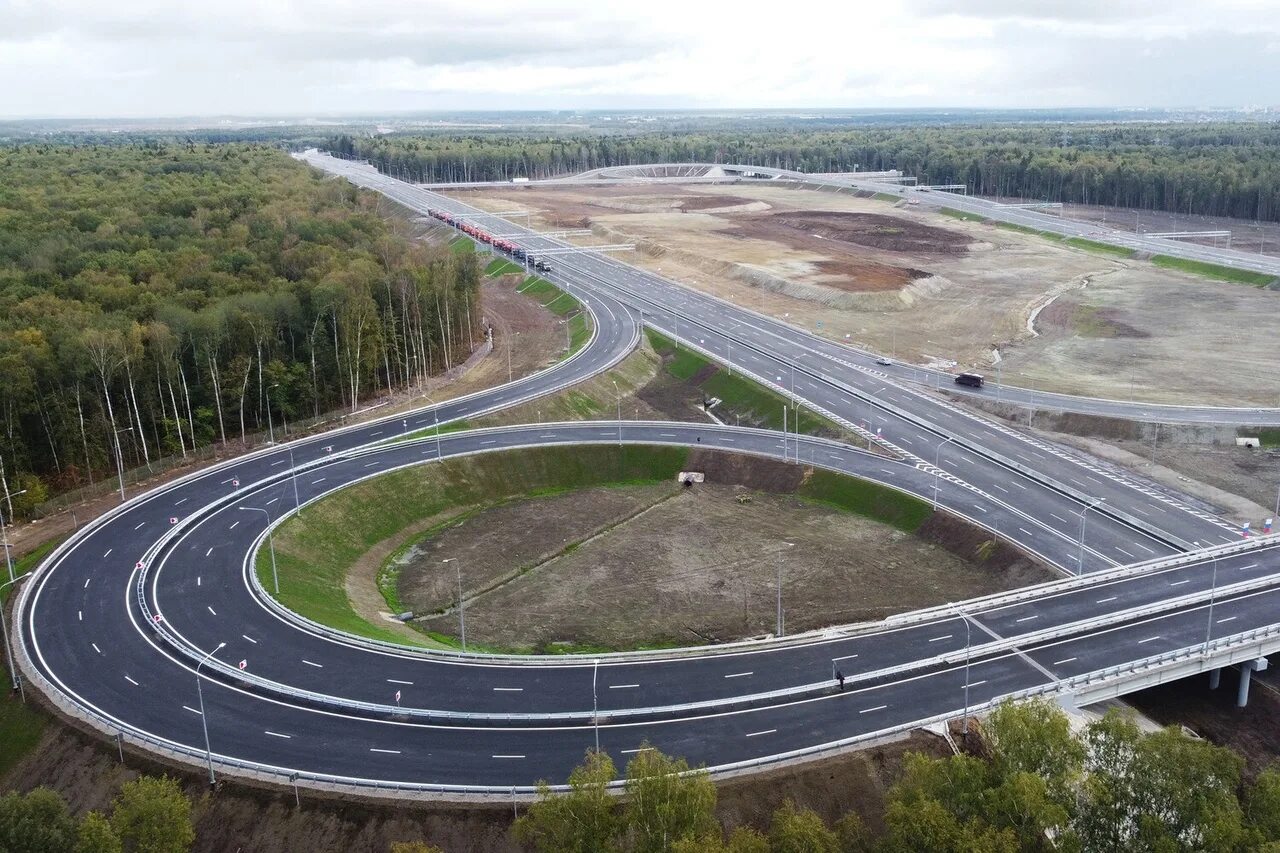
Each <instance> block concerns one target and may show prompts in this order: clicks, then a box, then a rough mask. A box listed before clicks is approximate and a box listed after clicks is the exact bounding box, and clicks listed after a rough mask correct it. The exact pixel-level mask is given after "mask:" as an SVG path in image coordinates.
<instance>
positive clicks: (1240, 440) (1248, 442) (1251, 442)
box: [1236, 436, 1262, 447]
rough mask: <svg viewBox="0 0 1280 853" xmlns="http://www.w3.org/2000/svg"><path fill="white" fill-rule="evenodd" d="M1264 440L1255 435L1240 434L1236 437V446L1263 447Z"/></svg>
mask: <svg viewBox="0 0 1280 853" xmlns="http://www.w3.org/2000/svg"><path fill="white" fill-rule="evenodd" d="M1261 446H1262V442H1261V441H1260V440H1259V439H1256V438H1254V437H1253V436H1240V437H1237V438H1236V447H1261Z"/></svg>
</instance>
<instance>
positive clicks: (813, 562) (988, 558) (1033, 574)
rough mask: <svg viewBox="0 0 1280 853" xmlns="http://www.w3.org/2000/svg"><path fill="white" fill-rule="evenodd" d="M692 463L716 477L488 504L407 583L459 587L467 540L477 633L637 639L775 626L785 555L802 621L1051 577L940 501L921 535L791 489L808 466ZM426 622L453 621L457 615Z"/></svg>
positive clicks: (512, 641)
mask: <svg viewBox="0 0 1280 853" xmlns="http://www.w3.org/2000/svg"><path fill="white" fill-rule="evenodd" d="M713 460H714V461H713ZM688 464H689V466H691V468H690V470H704V471H705V472H706V474H707V479H708V482H707V483H706V484H703V485H699V486H695V487H693V488H690V489H680V488H678V487H676V486H675V484H669V485H668V484H662V485H657V486H645V487H621V488H616V489H590V490H584V491H577V492H571V493H568V494H563V495H558V496H555V497H553V498H533V499H528V500H521V501H515V502H512V503H509V504H505V505H503V506H501V507H498V508H495V509H491V510H486V511H482V512H479V513H477V514H475V515H473V516H471V517H469V518H468V519H467V520H466V522H465V523H463V524H460V525H457V526H454V527H450V528H449V529H448V530H447V531H445V532H444V533H442V534H440V535H438V536H433V537H432V538H431V539H429V540H427V541H425V542H423V543H422V544H421V545H419V546H417V548H416V549H415V553H414V554H412V555H407V557H406V560H405V561H404V563H403V565H402V568H401V574H400V577H401V587H400V588H401V599H402V600H403V601H410V600H412V601H413V602H414V607H413V609H414V610H415V611H421V610H426V609H429V608H432V607H439V606H441V605H442V604H449V603H451V602H452V601H453V599H454V598H455V595H456V593H455V592H453V591H452V590H453V589H455V588H456V587H455V586H454V585H455V584H456V580H455V578H454V577H453V571H452V569H451V568H450V570H449V571H447V572H445V571H442V569H441V564H440V559H441V556H440V555H442V554H449V555H464V556H463V560H464V564H463V565H464V573H465V575H466V577H465V580H464V587H465V588H466V589H467V590H469V592H468V599H467V634H468V638H469V639H470V640H472V641H473V642H476V643H483V644H488V645H491V646H496V647H500V648H533V649H538V650H554V648H555V647H556V646H557V645H574V646H578V645H585V646H598V647H605V648H632V647H643V646H661V645H671V644H683V645H688V644H696V643H714V642H722V641H727V640H733V639H739V638H742V637H749V636H758V635H762V634H767V633H772V632H773V631H774V628H775V614H776V595H777V593H776V589H777V587H776V582H777V572H778V567H779V564H781V565H782V570H783V599H784V602H785V609H786V623H787V630H788V631H789V632H799V631H805V630H809V629H813V628H821V627H825V626H828V625H833V624H845V623H850V622H859V621H869V620H875V619H881V618H883V617H885V616H887V615H889V614H891V613H897V612H902V611H904V610H910V609H914V608H917V607H924V606H929V605H932V604H938V603H941V602H944V601H952V600H956V599H957V598H965V597H969V596H974V595H982V594H985V593H988V592H994V591H997V590H1003V589H1008V588H1011V587H1014V586H1019V585H1023V584H1026V583H1031V582H1035V581H1038V580H1044V579H1047V578H1049V577H1051V575H1050V574H1049V572H1048V570H1046V569H1044V568H1042V567H1040V566H1039V565H1037V564H1034V563H1033V562H1032V561H1030V560H1029V559H1026V558H1024V557H1022V556H1021V555H1018V554H1017V553H1016V552H1012V551H1011V550H1001V549H999V548H996V549H995V550H994V551H991V552H990V553H988V551H989V550H990V549H991V546H990V545H987V546H986V547H985V548H984V543H986V542H987V541H988V540H989V537H987V536H986V535H985V534H983V533H981V532H980V531H976V530H973V529H971V528H969V527H968V526H967V525H964V524H962V523H960V522H955V521H949V520H947V519H944V518H940V517H937V516H935V517H934V519H932V520H931V521H930V522H927V523H926V526H925V528H924V529H923V530H922V531H921V532H920V534H919V535H912V534H907V533H903V532H900V531H898V530H895V529H893V528H891V527H889V526H888V525H884V524H881V523H878V522H875V521H871V520H868V519H865V518H861V517H858V516H855V515H851V514H849V513H846V512H842V511H839V510H836V509H833V508H829V507H826V506H821V505H815V504H812V503H809V502H806V501H803V500H801V499H799V498H797V497H796V496H794V495H792V494H787V493H786V492H788V491H794V489H795V488H796V487H797V486H798V485H799V484H800V481H801V480H802V479H803V477H804V476H805V475H806V472H805V469H804V468H803V467H801V466H795V465H784V464H781V463H774V462H769V461H765V460H757V459H753V458H750V457H733V456H729V455H726V454H707V455H706V457H697V456H695V457H694V458H691V459H690V461H689V463H688ZM693 466H697V467H696V468H695V467H693ZM742 483H747V484H750V485H749V486H748V485H743V484H742ZM766 489H767V490H771V491H765V490H766ZM787 543H790V544H789V545H788V544H787ZM495 579H497V580H501V582H496V583H495ZM486 587H487V591H483V592H474V593H473V592H470V591H472V590H476V589H478V588H479V589H484V588H486ZM420 625H421V627H424V628H426V629H428V630H431V631H437V632H440V633H445V634H453V633H455V632H456V629H457V617H456V615H455V614H453V613H446V614H441V615H437V616H432V617H427V618H424V619H422V620H421V622H420Z"/></svg>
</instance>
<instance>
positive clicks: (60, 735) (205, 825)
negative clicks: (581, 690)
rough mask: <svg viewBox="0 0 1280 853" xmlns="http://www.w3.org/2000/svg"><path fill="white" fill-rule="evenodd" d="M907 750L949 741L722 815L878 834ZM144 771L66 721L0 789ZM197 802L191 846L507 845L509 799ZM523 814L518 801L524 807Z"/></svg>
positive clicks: (897, 745)
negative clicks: (814, 818) (480, 803)
mask: <svg viewBox="0 0 1280 853" xmlns="http://www.w3.org/2000/svg"><path fill="white" fill-rule="evenodd" d="M907 752H923V753H925V754H927V755H933V756H942V755H945V754H948V752H949V749H948V747H947V746H946V744H945V742H944V741H943V740H942V739H941V738H939V737H937V736H935V735H931V734H928V733H925V732H913V733H911V734H910V735H909V736H908V737H906V738H904V739H903V740H900V741H895V742H893V743H889V744H885V745H882V746H876V747H872V748H869V749H866V750H863V751H860V752H855V753H849V754H846V755H841V756H836V757H832V758H827V759H823V760H821V761H814V762H810V763H807V764H801V765H796V766H793V767H783V768H779V769H777V770H772V771H769V772H766V773H762V774H758V775H754V776H747V777H741V778H734V779H729V780H726V781H725V782H723V783H721V784H720V785H719V786H717V787H718V789H719V794H720V802H719V808H718V809H717V813H718V816H719V817H720V820H721V821H722V822H723V823H724V824H725V825H726V826H728V827H735V826H739V825H742V824H748V825H751V826H756V827H759V828H767V826H768V823H769V816H770V815H771V814H772V813H773V811H774V809H776V808H778V807H779V806H781V805H782V802H783V800H785V799H787V798H788V797H789V798H791V799H793V800H795V802H796V803H797V804H798V805H801V806H804V807H807V808H811V809H813V810H815V811H816V812H818V813H819V814H820V815H822V816H823V817H824V818H826V819H827V820H829V821H831V820H835V819H836V818H839V817H841V816H842V815H844V814H845V813H846V812H848V811H850V810H855V811H857V812H858V813H859V814H861V815H862V816H863V820H864V821H865V822H866V823H867V825H868V826H869V827H871V828H872V830H873V831H879V830H880V829H881V827H882V825H883V824H882V813H883V809H884V795H885V791H886V790H887V789H888V788H889V786H890V785H892V784H893V782H894V781H895V780H896V779H897V778H898V776H899V774H900V773H901V767H902V758H903V756H904V755H905V754H906V753H907ZM139 772H145V773H150V774H153V775H159V774H161V773H164V772H169V773H170V774H171V775H172V774H173V773H174V771H173V770H171V769H168V768H165V767H163V766H161V765H159V764H155V763H152V762H151V761H149V760H147V759H145V758H143V757H141V756H135V755H131V754H130V755H126V766H124V767H121V766H120V764H119V760H118V759H117V757H116V753H115V750H114V748H113V747H111V746H110V745H109V744H106V743H102V742H99V741H97V740H94V739H90V738H88V737H86V736H85V735H82V734H80V733H79V732H77V731H74V730H72V729H70V728H67V727H65V726H61V725H51V726H49V727H48V730H47V732H46V735H45V737H44V740H43V741H42V742H41V744H40V748H39V749H37V750H35V751H34V752H33V753H32V754H31V756H29V757H28V758H27V759H26V760H25V761H24V762H22V763H21V764H20V765H19V766H17V767H15V768H14V770H13V771H12V772H10V773H9V774H8V775H7V776H6V777H4V778H0V792H4V791H8V790H12V789H16V790H19V791H28V790H30V789H32V788H34V787H36V786H37V785H46V786H48V787H50V788H53V789H54V790H55V791H57V792H58V793H60V794H61V795H62V796H63V797H65V798H66V799H67V801H68V802H69V803H70V805H71V809H72V812H73V813H74V814H76V815H77V816H79V815H83V814H84V813H85V812H87V811H89V810H91V809H97V810H100V811H101V810H103V809H105V808H109V807H110V803H111V799H112V797H113V796H114V795H115V793H116V791H117V790H118V789H119V786H120V785H121V784H122V783H124V782H127V781H129V780H130V779H133V778H136V776H137V775H138V773H139ZM180 778H183V779H184V781H185V788H186V792H187V795H188V796H189V797H191V798H192V800H193V801H194V802H195V810H194V819H195V829H196V842H195V845H194V846H193V847H192V850H193V851H195V853H230V852H231V851H254V853H293V851H298V850H306V851H310V852H311V853H386V850H387V849H388V848H389V847H390V846H391V844H392V843H394V842H396V841H411V840H426V841H428V842H430V843H432V844H435V845H437V846H439V847H441V848H442V849H444V850H446V851H448V853H513V852H514V851H518V850H520V849H521V848H520V847H519V846H518V845H517V844H516V843H515V841H514V840H513V838H512V836H511V832H510V827H511V819H512V811H511V806H510V805H509V804H505V803H504V804H502V805H501V806H485V807H475V808H464V807H456V806H455V807H449V806H434V807H433V806H418V805H405V806H400V807H391V806H378V805H362V804H355V803H343V802H340V801H336V800H327V799H320V798H318V797H317V796H313V795H309V794H308V793H307V792H306V791H303V793H302V808H301V810H298V809H295V807H294V804H293V795H292V794H291V793H274V792H270V791H259V790H253V789H249V788H246V787H241V786H239V785H235V784H230V785H220V786H219V788H218V790H217V792H216V793H214V794H213V795H209V794H208V793H207V792H208V788H207V786H206V785H205V784H204V781H203V780H202V778H200V777H199V776H197V775H181V777H180ZM521 811H523V807H522V809H521Z"/></svg>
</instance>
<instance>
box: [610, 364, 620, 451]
mask: <svg viewBox="0 0 1280 853" xmlns="http://www.w3.org/2000/svg"><path fill="white" fill-rule="evenodd" d="M612 382H613V393H614V396H615V397H617V399H618V446H619V447H621V446H622V391H621V390H619V388H618V380H616V379H614V380H612Z"/></svg>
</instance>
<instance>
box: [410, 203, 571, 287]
mask: <svg viewBox="0 0 1280 853" xmlns="http://www.w3.org/2000/svg"><path fill="white" fill-rule="evenodd" d="M427 213H429V214H431V216H432V217H434V218H436V219H439V220H440V221H441V222H443V223H445V224H446V225H452V226H453V227H454V228H457V229H458V230H459V231H461V232H462V233H463V234H466V235H467V236H468V237H470V238H471V239H473V240H479V241H480V242H481V243H487V244H488V245H490V246H492V247H493V248H495V249H497V250H498V251H499V252H502V253H503V254H506V255H509V256H510V257H513V258H515V259H516V260H519V261H524V262H526V263H527V264H528V265H529V266H531V267H533V268H534V269H536V270H540V271H542V272H550V271H551V264H549V263H547V262H546V261H543V260H539V259H538V258H535V257H534V256H533V255H530V254H528V253H527V252H525V250H524V249H522V248H520V247H519V246H517V245H516V244H515V243H512V242H511V241H510V240H504V239H503V238H501V237H495V236H493V235H492V234H490V233H489V232H488V231H485V230H484V229H483V228H479V227H477V226H475V225H472V224H471V223H470V222H467V221H466V220H463V219H460V218H458V217H456V216H454V215H453V214H452V213H449V212H448V211H446V210H433V209H430V208H429V209H428V210H427Z"/></svg>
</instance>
